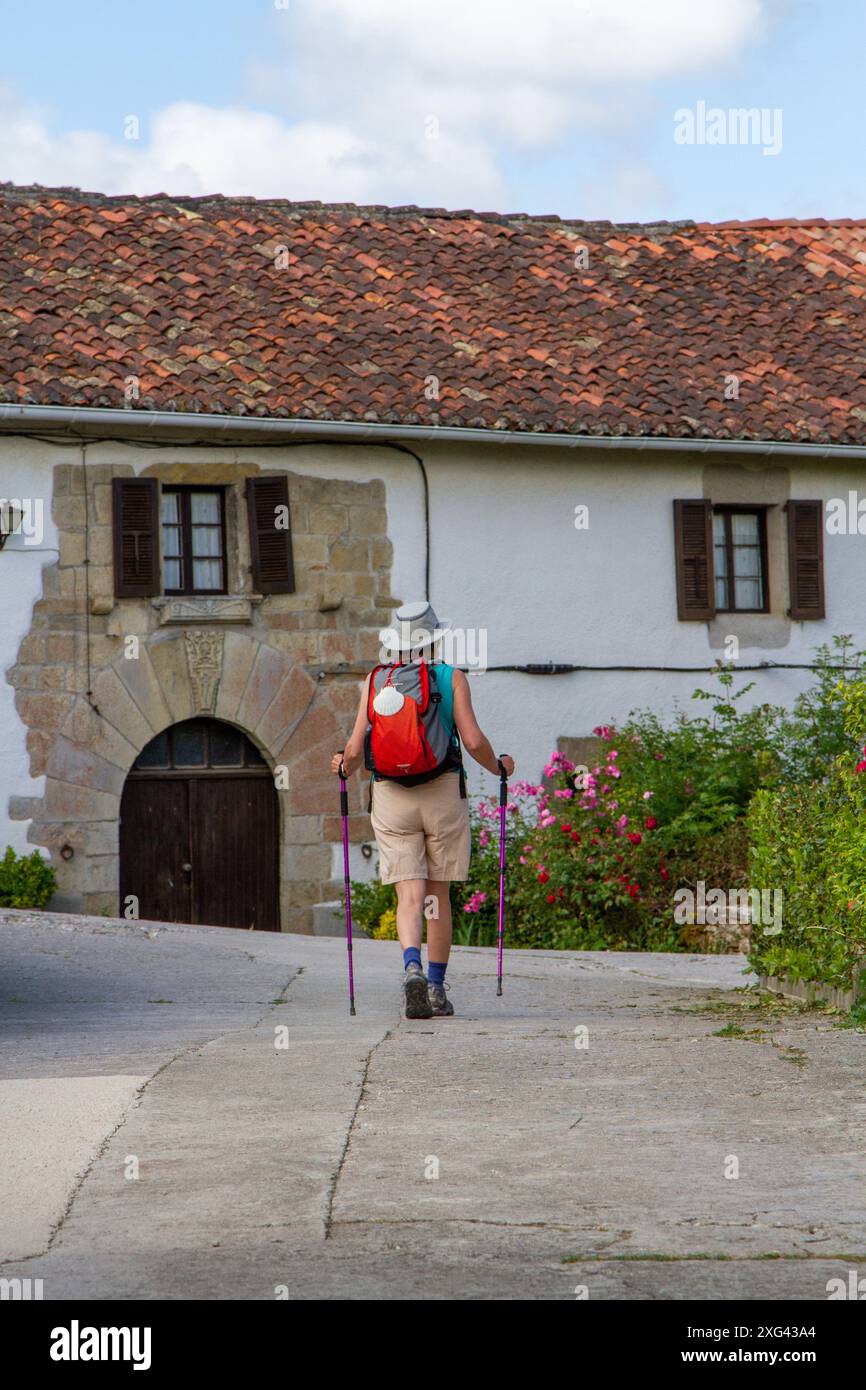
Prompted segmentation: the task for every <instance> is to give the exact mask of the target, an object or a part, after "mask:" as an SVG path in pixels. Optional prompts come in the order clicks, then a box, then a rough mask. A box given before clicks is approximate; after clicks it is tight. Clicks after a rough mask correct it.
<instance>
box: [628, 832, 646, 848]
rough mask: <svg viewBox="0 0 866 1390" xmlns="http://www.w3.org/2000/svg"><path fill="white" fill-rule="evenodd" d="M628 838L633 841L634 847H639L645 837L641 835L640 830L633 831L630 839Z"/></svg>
mask: <svg viewBox="0 0 866 1390" xmlns="http://www.w3.org/2000/svg"><path fill="white" fill-rule="evenodd" d="M628 838H629V839H630V840H631V842H632V844H633V845H639V844H640V842H641V840H642V838H643V836H642V835H641V833H640V831H639V830H632V831H631V832H630V833H629V837H628Z"/></svg>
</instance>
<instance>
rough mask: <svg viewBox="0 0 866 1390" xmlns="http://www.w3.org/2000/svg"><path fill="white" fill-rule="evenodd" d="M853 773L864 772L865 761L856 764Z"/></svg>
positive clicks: (865, 767) (865, 770)
mask: <svg viewBox="0 0 866 1390" xmlns="http://www.w3.org/2000/svg"><path fill="white" fill-rule="evenodd" d="M855 772H866V759H864V760H863V761H862V762H859V763H858V764H857V766H856V768H855Z"/></svg>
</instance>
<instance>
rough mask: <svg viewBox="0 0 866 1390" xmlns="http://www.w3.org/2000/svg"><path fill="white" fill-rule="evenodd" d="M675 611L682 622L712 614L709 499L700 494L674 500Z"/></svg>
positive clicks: (701, 620) (713, 595) (710, 512)
mask: <svg viewBox="0 0 866 1390" xmlns="http://www.w3.org/2000/svg"><path fill="white" fill-rule="evenodd" d="M674 536H675V543H676V563H677V615H678V617H679V619H680V622H683V623H705V622H708V621H709V620H710V618H714V617H715V616H716V601H715V581H714V576H713V521H712V503H711V502H709V501H708V500H707V499H705V498H703V497H701V498H697V499H695V500H694V501H691V500H686V501H683V500H681V499H677V500H676V501H675V502H674Z"/></svg>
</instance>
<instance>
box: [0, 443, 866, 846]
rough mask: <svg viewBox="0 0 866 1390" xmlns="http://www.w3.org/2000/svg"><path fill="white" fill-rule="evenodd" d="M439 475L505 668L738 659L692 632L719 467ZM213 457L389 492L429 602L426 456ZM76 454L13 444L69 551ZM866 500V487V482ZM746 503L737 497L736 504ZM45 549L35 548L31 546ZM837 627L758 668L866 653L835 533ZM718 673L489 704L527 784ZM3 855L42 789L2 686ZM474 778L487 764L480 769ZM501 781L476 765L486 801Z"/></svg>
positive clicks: (106, 449)
mask: <svg viewBox="0 0 866 1390" xmlns="http://www.w3.org/2000/svg"><path fill="white" fill-rule="evenodd" d="M418 452H420V453H421V455H422V456H423V458H424V459H425V463H426V465H427V470H428V475H429V479H430V531H431V566H430V573H431V593H430V597H431V599H432V601H433V603H434V605H435V607H436V609H437V611H438V612H439V614H440V616H441V617H445V618H449V619H451V620H452V621H453V622H454V623H455V624H456V625H458V626H480V627H483V628H485V629H486V632H487V660H488V662H489V664H490V665H500V664H509V663H514V664H521V665H522V664H524V663H527V662H546V661H554V662H566V663H569V662H574V663H578V664H587V665H616V664H623V665H646V666H668V665H669V666H711V665H712V664H713V662H714V661H715V659H716V658H717V657H718V656H719V655H720V653H719V650H718V648H717V647H716V648H713V647H711V646H710V642H709V634H708V629H707V625H706V624H703V623H680V622H678V621H677V616H676V615H677V608H676V587H675V572H674V553H673V522H672V511H673V509H672V499H673V498H675V497H700V496H702V495H703V467H704V461H705V458H704V456H701V455H698V454H695V455H694V456H691V455H688V456H687V455H677V456H668V457H667V458H665V457H664V456H662V455H661V454H658V453H645V454H634V455H631V456H630V457H628V458H627V457H625V456H622V455H618V454H615V453H613V452H612V451H610V450H599V451H592V450H590V449H575V450H571V451H563V452H559V451H555V450H553V449H550V448H535V449H533V448H520V449H513V448H512V449H508V450H506V449H505V448H502V449H500V448H497V447H496V446H485V447H475V448H468V447H467V448H465V449H463V448H457V447H452V446H445V445H432V446H431V445H423V444H422V445H419V446H418ZM156 457H157V455H156V452H155V450H154V449H153V448H152V447H150V448H147V449H138V448H135V447H134V446H129V445H121V444H113V445H91V446H90V447H89V449H88V462H89V463H91V462H92V463H94V464H97V463H107V462H112V461H113V462H117V463H132V464H133V466H134V467H135V468H136V469H141V468H145V467H147V466H149V465H152V464H153V463H154V462H155V460H156ZM164 457H165V459H166V461H171V462H193V461H196V460H198V461H201V460H202V458H203V457H204V450H202V449H201V448H198V449H183V448H176V447H172V448H166V450H165V454H164ZM209 457H213V458H217V457H219V458H220V459H231V458H232V457H234V458H235V459H237V460H238V461H244V460H247V461H252V462H255V463H258V464H259V465H261V466H262V467H264V468H271V469H273V468H286V469H288V470H290V471H296V472H301V473H304V474H308V475H312V476H316V475H320V476H322V477H329V478H342V479H349V480H353V481H362V480H364V479H368V478H381V479H383V481H384V483H385V486H386V493H387V508H388V526H389V533H390V536H391V539H392V541H393V543H394V567H393V584H392V589H393V594H394V596H395V597H396V598H398V599H399V600H401V601H407V600H409V599H413V598H420V597H424V594H423V588H424V530H423V490H422V485H421V477H420V471H419V469H418V465H417V464H416V462H415V461H414V460H413V459H412V458H410V457H409V456H408V455H406V454H404V453H401V452H398V451H396V450H389V449H385V448H370V447H364V448H358V447H354V446H351V445H341V446H334V447H327V448H326V447H322V446H320V445H319V446H316V447H306V446H302V447H293V448H288V449H285V450H282V449H274V448H270V449H254V448H243V449H225V448H223V449H219V450H217V449H215V450H214V454H213V455H212V456H209ZM77 458H78V453H77V451H76V450H73V449H64V450H61V449H58V448H53V447H51V446H48V445H43V444H38V443H33V442H30V441H27V442H23V441H19V440H2V439H0V497H4V496H5V497H9V496H18V495H21V494H24V495H31V494H33V495H39V496H42V497H43V498H44V499H45V506H44V513H45V536H44V539H43V542H42V544H43V545H44V546H50V545H54V544H56V535H55V531H54V528H53V526H52V524H51V521H50V512H51V507H50V491H49V489H50V469H51V467H52V466H53V465H54V464H55V463H56V462H58V461H65V462H75V461H76V460H77ZM790 479H791V495H792V496H794V497H807V498H808V497H822V498H824V499H828V498H831V497H840V496H841V497H846V496H847V493H848V490H849V489H855V490H856V489H857V487H858V484H860V485H861V486H862V473H861V472H860V471H858V469H857V468H856V467H854V466H852V467H850V468H846V469H842V468H841V467H839V465H829V464H823V463H820V462H816V463H815V464H814V465H811V466H807V465H805V464H803V465H797V464H792V465H791V466H790ZM864 491H866V489H864ZM731 500H733V499H731ZM579 504H584V505H588V506H589V517H590V520H589V529H588V530H585V531H584V530H576V529H575V527H574V509H575V507H576V506H577V505H579ZM28 551H29V552H30V553H28ZM52 558H53V557H52V556H51V555H50V554H48V555H46V554H41V553H39V554H37V553H35V552H34V551H33V550H32V548H30V547H26V546H24V544H23V542H22V539H21V538H19V537H16V538H14V539H12V540H10V541H8V542H7V546H6V549H5V551H3V552H0V593H2V603H0V670H2V671H3V672H4V673H5V670H6V669H7V668H8V667H9V666H10V665H11V664H12V663H13V662H14V661H15V659H16V655H17V650H18V645H19V643H20V640H21V637H22V636H23V634H24V632H25V631H26V630H27V628H28V627H29V624H30V615H31V610H32V605H33V602H34V600H35V599H36V598H37V597H38V595H39V588H40V571H41V566H42V564H43V563H45V562H48V563H50V562H51V561H52ZM825 581H826V593H827V618H826V619H825V620H824V621H822V622H809V623H793V624H791V625H790V637H789V641H788V643H787V645H786V646H782V647H778V646H774V648H773V649H772V650H771V651H767V652H763V651H761V650H760V649H759V648H754V647H752V648H747V647H745V646H742V647H741V650H740V661H741V662H742V663H743V664H751V663H753V662H756V661H760V660H762V659H765V658H769V659H772V660H775V661H785V662H808V661H809V660H811V658H812V655H813V651H814V647H815V646H816V645H817V644H818V643H819V642H821V641H827V640H829V638H830V637H831V636H832V635H833V634H834V633H839V632H846V633H853V634H854V636H855V640H856V641H857V642H859V643H860V644H861V645H862V646H864V647H866V613H864V611H863V604H862V602H861V595H863V594H864V592H866V536H859V535H853V536H843V537H830V536H825ZM708 679H709V678H708V677H706V678H705V677H700V676H696V675H690V674H684V675H678V674H663V673H656V674H653V673H613V672H609V673H598V674H593V673H578V674H573V675H566V676H552V677H541V676H528V675H518V674H510V673H509V674H505V673H502V674H497V673H495V672H488V673H486V674H484V675H478V676H473V677H472V691H473V698H474V700H475V704H476V707H477V710H478V712H479V717H480V719H481V722H482V725H483V726H484V728H485V731H486V732H487V733H488V734H489V736H490V738H491V740H492V742H493V743H494V745H495V747H496V748H497V750H498V751H507V752H511V753H513V754H514V755H515V757H516V758H517V760H518V764H519V773H520V775H524V776H527V777H536V776H537V775H538V774H539V772H540V769H541V767H542V765H543V763H544V762H545V760H546V759H547V757H548V755H549V754H550V752H551V751H552V749H553V748H554V747H555V745H556V739H557V737H558V736H560V735H578V736H579V735H585V734H589V733H591V731H592V728H593V726H594V725H596V724H598V723H600V722H604V721H607V720H609V719H621V718H622V717H623V716H625V715H626V714H627V713H628V712H629V711H630V710H631V709H633V708H635V707H638V706H651V707H653V708H654V709H655V710H657V711H658V712H660V713H662V714H670V713H671V712H672V711H673V709H674V708H675V707H676V704H677V702H679V703H681V704H682V705H684V706H689V705H690V704H691V694H692V691H693V689H694V688H695V686H696V685H698V684H706V682H707V681H708ZM749 679H754V680H755V681H756V687H755V691H754V694H753V698H754V699H755V700H771V701H774V702H789V701H790V700H791V699H792V698H793V696H794V695H795V694H796V692H797V691H798V690H801V689H803V688H804V687H805V686H807V685H808V684H809V683H810V678H809V674H808V672H797V671H773V672H767V673H766V674H764V673H761V674H756V675H755V676H753V677H752V676H750V677H749ZM0 720H2V724H0V730H2V732H0V849H2V848H3V847H4V846H5V844H6V843H12V844H14V845H15V846H16V847H17V848H19V849H21V848H24V847H25V846H26V830H27V822H6V821H5V820H4V817H5V814H6V804H7V798H8V796H9V795H17V796H27V795H39V794H41V782H40V781H37V782H34V781H32V780H31V779H30V778H29V775H28V771H27V768H28V759H27V755H26V752H25V746H24V740H25V733H26V731H25V729H24V727H23V725H22V723H21V721H20V719H19V718H18V716H17V714H16V712H15V709H14V703H13V691H12V688H11V687H10V686H9V685H8V684H6V683H5V680H0ZM473 767H474V765H473ZM493 785H494V779H493V778H491V777H489V776H488V774H486V773H482V772H481V770H480V769H477V770H476V771H474V772H473V777H472V788H473V790H474V791H481V790H485V791H492V790H493Z"/></svg>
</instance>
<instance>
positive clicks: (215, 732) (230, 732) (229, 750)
mask: <svg viewBox="0 0 866 1390" xmlns="http://www.w3.org/2000/svg"><path fill="white" fill-rule="evenodd" d="M243 761H244V736H243V734H242V733H241V731H240V729H233V728H232V727H231V725H230V724H212V725H211V727H210V763H211V767H242V766H243Z"/></svg>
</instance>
